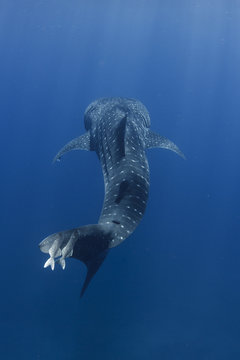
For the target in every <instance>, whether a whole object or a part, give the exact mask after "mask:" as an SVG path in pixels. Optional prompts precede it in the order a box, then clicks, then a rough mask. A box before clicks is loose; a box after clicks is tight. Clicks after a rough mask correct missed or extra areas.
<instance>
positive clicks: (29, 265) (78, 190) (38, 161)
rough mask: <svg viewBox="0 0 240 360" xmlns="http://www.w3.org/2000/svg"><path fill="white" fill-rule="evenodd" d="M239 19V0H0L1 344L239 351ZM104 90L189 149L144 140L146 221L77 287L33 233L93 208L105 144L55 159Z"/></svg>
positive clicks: (90, 213)
mask: <svg viewBox="0 0 240 360" xmlns="http://www.w3.org/2000/svg"><path fill="white" fill-rule="evenodd" d="M239 34H240V1H238V0H189V1H188V0H99V1H97V0H0V49H1V55H0V136H1V142H0V147H1V177H0V178H1V180H0V181H1V186H0V199H1V200H0V204H1V210H0V212H1V216H0V222H1V241H0V251H1V261H0V274H1V275H0V277H1V296H0V357H1V359H4V360H9V359H16V358H17V359H24V360H33V359H34V360H35V359H36V360H38V359H44V360H48V359H58V360H65V359H66V360H71V359H72V360H75V359H84V360H92V359H104V360H110V359H114V360H123V359H139V360H144V359H152V360H159V359H161V360H192V359H194V360H215V359H216V360H225V359H229V360H235V359H240V306H239V304H240V192H239V182H240V167H239V154H240V141H239V134H240V116H239V114H240V111H239V108H240V100H239V99H240V98H239V96H240V72H239V64H240V41H239ZM103 96H124V97H132V98H137V99H139V100H140V101H142V102H143V103H144V104H145V106H146V107H147V109H148V110H149V112H150V116H151V122H152V124H151V129H152V130H153V131H156V132H159V133H160V134H162V135H164V136H166V137H168V138H170V139H171V140H172V141H174V142H175V143H176V144H177V145H178V146H179V147H180V149H181V150H182V151H183V152H184V153H185V155H186V161H184V160H182V159H181V158H180V157H178V156H176V155H175V154H174V153H172V152H169V151H165V150H161V149H152V150H148V151H147V155H148V159H149V165H150V172H151V185H150V196H149V202H148V206H147V211H146V213H145V216H144V218H143V221H142V222H141V224H140V225H139V227H138V228H137V229H136V231H135V232H134V233H133V234H132V236H131V237H130V238H129V239H127V240H126V241H125V242H124V243H123V244H122V245H121V246H119V247H117V248H114V249H113V250H112V251H111V252H110V254H109V255H108V257H107V259H106V260H105V262H104V264H103V265H102V267H101V268H100V270H99V271H98V273H97V274H96V276H95V277H94V279H93V281H92V282H91V284H90V286H89V288H88V289H87V291H86V293H85V295H84V297H83V298H82V299H80V289H81V286H82V284H83V281H84V278H85V274H86V270H85V267H84V265H83V264H82V263H80V262H79V261H77V260H74V259H68V260H67V261H66V269H65V270H64V271H62V269H61V268H60V267H59V266H56V269H55V271H54V272H52V271H51V269H49V268H47V269H43V264H44V262H45V261H46V260H47V256H46V255H45V254H43V253H41V252H40V250H39V248H38V243H39V242H40V241H41V240H42V239H43V238H44V237H46V236H47V235H49V234H51V233H54V232H57V231H60V230H63V229H70V228H73V227H76V226H81V225H85V224H89V223H90V224H91V223H96V222H97V220H98V216H99V214H100V211H101V206H102V202H103V195H104V187H103V178H102V173H101V168H100V165H99V162H98V159H97V156H96V154H95V153H93V152H91V153H90V152H89V153H88V152H84V151H79V152H72V153H69V154H68V155H67V156H66V157H64V159H63V160H62V161H61V162H60V163H56V164H54V165H53V164H52V159H53V157H54V156H55V154H56V153H57V152H58V150H59V149H60V148H61V147H62V146H63V145H64V144H65V143H66V142H67V141H69V140H71V139H72V138H74V137H76V136H78V135H80V134H82V133H83V132H84V123H83V114H84V111H85V108H86V107H87V105H88V104H89V103H90V102H91V101H93V100H95V99H97V98H99V97H103Z"/></svg>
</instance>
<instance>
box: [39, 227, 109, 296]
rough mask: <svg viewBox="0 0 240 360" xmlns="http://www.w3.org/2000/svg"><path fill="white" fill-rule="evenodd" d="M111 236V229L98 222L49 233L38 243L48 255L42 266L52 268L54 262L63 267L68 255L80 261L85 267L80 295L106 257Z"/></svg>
mask: <svg viewBox="0 0 240 360" xmlns="http://www.w3.org/2000/svg"><path fill="white" fill-rule="evenodd" d="M112 238H113V236H112V231H111V229H110V228H108V227H106V226H105V225H98V224H96V225H86V226H82V227H79V228H76V229H71V230H66V231H61V232H58V233H55V234H52V235H49V236H48V237H46V238H45V239H44V240H43V241H42V242H41V243H40V244H39V247H40V250H41V251H42V252H43V253H48V254H49V255H50V257H49V259H48V260H47V261H46V262H45V264H44V267H45V268H46V267H48V266H50V267H51V269H52V270H54V268H55V262H56V263H59V264H60V265H61V267H62V269H65V266H66V261H65V259H66V258H68V257H72V258H75V259H78V260H80V261H82V262H83V263H84V264H85V265H86V267H87V275H86V278H85V281H84V284H83V287H82V290H81V297H82V296H83V294H84V292H85V290H86V289H87V287H88V285H89V283H90V281H91V279H92V278H93V276H94V275H95V273H96V272H97V271H98V269H99V268H100V266H101V264H102V263H103V261H104V259H105V258H106V256H107V253H108V250H109V243H110V241H111V240H112Z"/></svg>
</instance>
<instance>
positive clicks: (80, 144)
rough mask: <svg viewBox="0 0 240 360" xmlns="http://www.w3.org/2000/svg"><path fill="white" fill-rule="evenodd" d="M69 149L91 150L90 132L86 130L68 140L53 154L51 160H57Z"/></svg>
mask: <svg viewBox="0 0 240 360" xmlns="http://www.w3.org/2000/svg"><path fill="white" fill-rule="evenodd" d="M71 150H89V151H90V150H93V149H92V147H91V141H90V133H89V132H87V133H86V134H83V135H81V136H79V137H77V138H75V139H73V140H71V141H69V142H68V143H67V144H66V145H65V146H64V147H63V148H62V149H61V150H60V151H59V152H58V153H57V155H56V156H55V158H54V159H53V162H55V161H57V160H58V161H59V160H60V158H61V157H62V156H63V155H64V154H66V153H67V152H69V151H71Z"/></svg>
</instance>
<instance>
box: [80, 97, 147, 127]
mask: <svg viewBox="0 0 240 360" xmlns="http://www.w3.org/2000/svg"><path fill="white" fill-rule="evenodd" d="M129 113H130V114H131V116H134V118H135V121H137V123H138V125H139V126H141V127H142V126H144V127H146V128H149V127H150V116H149V113H148V111H147V109H146V107H145V106H144V105H143V104H142V103H141V102H140V101H138V100H136V99H130V98H129V99H128V98H121V97H113V98H100V99H98V100H96V101H93V102H92V103H91V104H90V105H89V106H88V107H87V109H86V111H85V114H84V123H85V128H86V130H87V131H88V130H90V129H93V128H94V127H96V125H97V123H98V122H99V121H102V119H103V118H111V121H114V120H115V121H116V122H118V121H119V120H120V119H122V118H124V117H125V116H127V115H129ZM112 114H114V116H111V115H112ZM116 115H118V116H116Z"/></svg>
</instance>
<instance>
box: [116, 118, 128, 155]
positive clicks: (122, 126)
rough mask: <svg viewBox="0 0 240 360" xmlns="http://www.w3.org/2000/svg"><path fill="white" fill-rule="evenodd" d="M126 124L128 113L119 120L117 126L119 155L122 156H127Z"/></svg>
mask: <svg viewBox="0 0 240 360" xmlns="http://www.w3.org/2000/svg"><path fill="white" fill-rule="evenodd" d="M126 125H127V115H125V116H124V118H122V120H121V121H120V122H119V124H118V125H117V128H116V135H117V146H118V156H119V157H120V158H122V157H124V156H125V134H126Z"/></svg>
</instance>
